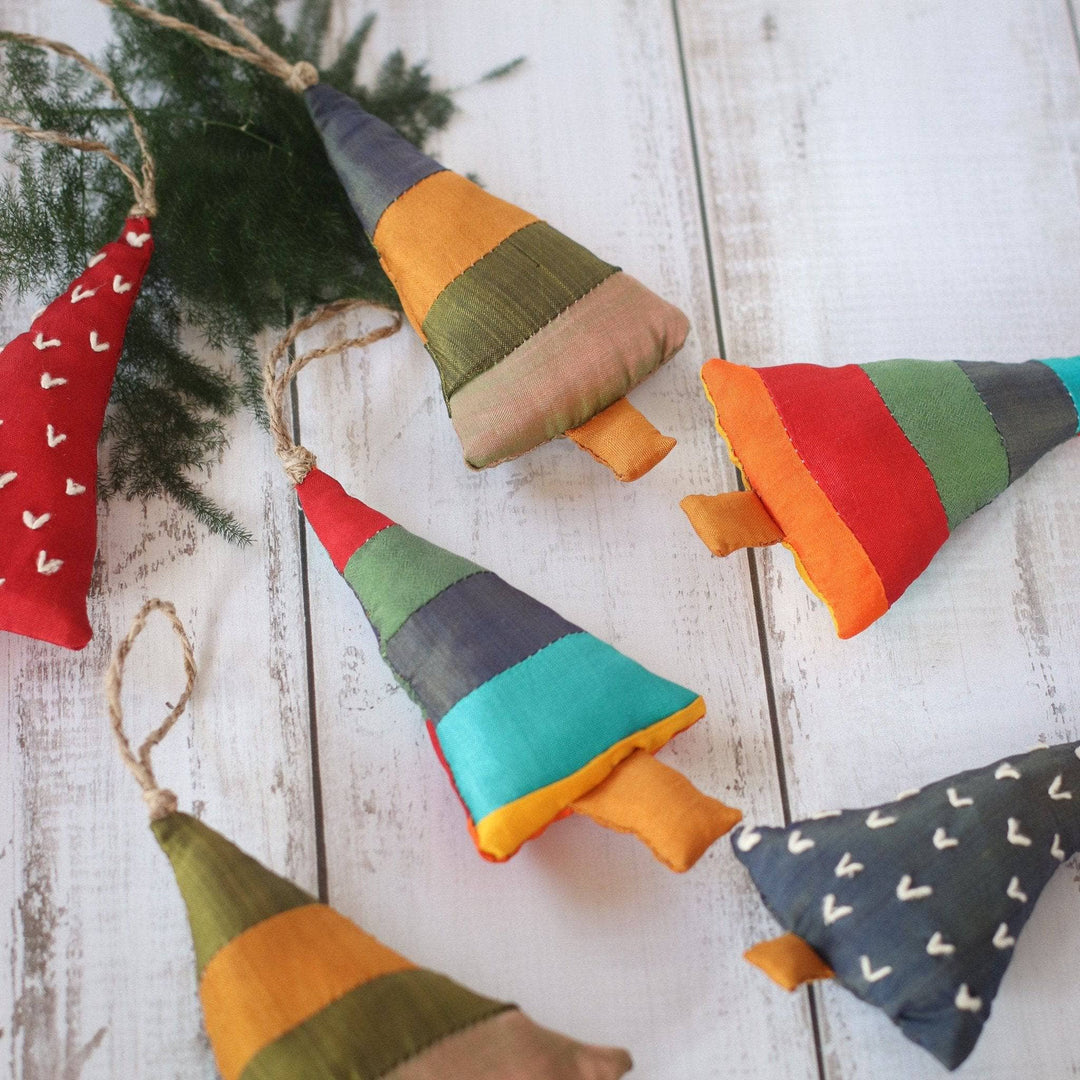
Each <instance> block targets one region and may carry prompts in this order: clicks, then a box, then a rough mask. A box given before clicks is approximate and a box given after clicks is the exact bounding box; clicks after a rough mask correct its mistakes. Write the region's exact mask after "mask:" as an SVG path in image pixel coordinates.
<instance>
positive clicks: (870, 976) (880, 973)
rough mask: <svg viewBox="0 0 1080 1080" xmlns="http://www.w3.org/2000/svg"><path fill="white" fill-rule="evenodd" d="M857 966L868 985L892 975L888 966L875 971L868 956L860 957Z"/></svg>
mask: <svg viewBox="0 0 1080 1080" xmlns="http://www.w3.org/2000/svg"><path fill="white" fill-rule="evenodd" d="M859 964H860V966H861V967H862V974H863V978H864V979H865V980H866V981H867V982H869V983H876V982H877V981H878V980H879V979H884V978H885V976H886V975H891V974H892V968H891V967H890V966H889V965H888V964H885V965H884V966H883V967H879V968H878V969H877V970H876V971H875V970H874V965H873V964H871V963H870V957H869V956H860V957H859Z"/></svg>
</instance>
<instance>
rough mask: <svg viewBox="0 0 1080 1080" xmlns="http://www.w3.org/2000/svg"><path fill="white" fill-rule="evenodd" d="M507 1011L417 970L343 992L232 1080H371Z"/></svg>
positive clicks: (260, 1053)
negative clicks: (343, 994) (449, 1037)
mask: <svg viewBox="0 0 1080 1080" xmlns="http://www.w3.org/2000/svg"><path fill="white" fill-rule="evenodd" d="M511 1008H513V1006H512V1005H504V1004H502V1003H501V1002H498V1001H492V1000H491V999H490V998H485V997H481V996H480V995H479V994H474V993H473V992H472V991H471V990H467V989H466V988H465V987H463V986H459V985H458V984H457V983H456V982H454V981H453V980H452V979H448V978H447V977H446V976H445V975H437V974H436V973H435V972H433V971H427V970H425V969H423V968H420V969H416V970H412V971H396V972H394V973H393V974H390V975H382V976H380V977H379V978H377V979H372V980H371V981H370V982H367V983H364V984H363V985H362V986H358V987H356V989H355V990H351V991H350V992H349V993H348V994H346V995H345V996H344V997H343V998H340V999H339V1000H337V1001H335V1002H334V1003H333V1004H332V1005H328V1006H327V1007H326V1008H325V1009H323V1010H322V1011H321V1012H318V1013H316V1014H315V1015H314V1016H313V1017H311V1018H310V1019H309V1020H305V1021H304V1023H302V1024H300V1025H298V1026H297V1027H295V1028H293V1029H292V1031H289V1032H286V1033H285V1034H284V1035H282V1036H281V1038H279V1039H277V1040H275V1041H274V1042H272V1043H270V1044H269V1045H268V1046H266V1047H264V1048H263V1049H262V1050H260V1051H259V1053H258V1054H256V1055H255V1057H253V1058H252V1059H251V1061H250V1063H249V1064H248V1066H247V1068H246V1069H244V1071H243V1073H242V1074H241V1077H240V1080H299V1078H301V1077H302V1078H303V1080H346V1078H348V1080H378V1078H379V1077H381V1076H385V1075H386V1074H387V1073H388V1072H389V1071H390V1070H391V1069H393V1068H394V1067H395V1066H397V1065H401V1064H402V1063H403V1062H405V1061H408V1060H409V1059H410V1058H413V1057H415V1056H416V1055H417V1054H419V1053H420V1052H421V1051H423V1050H426V1049H427V1048H428V1047H429V1046H432V1045H434V1044H435V1043H437V1042H439V1041H440V1040H441V1039H444V1038H446V1037H447V1036H448V1035H452V1034H454V1033H455V1032H458V1031H462V1030H464V1029H465V1028H468V1027H472V1025H473V1024H476V1023H478V1022H479V1021H481V1020H486V1019H487V1018H488V1017H490V1016H494V1015H495V1014H496V1013H500V1012H505V1011H506V1010H507V1009H511Z"/></svg>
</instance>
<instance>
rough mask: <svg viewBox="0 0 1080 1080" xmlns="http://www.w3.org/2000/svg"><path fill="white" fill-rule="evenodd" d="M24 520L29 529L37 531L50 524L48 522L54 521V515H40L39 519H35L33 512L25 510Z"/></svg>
mask: <svg viewBox="0 0 1080 1080" xmlns="http://www.w3.org/2000/svg"><path fill="white" fill-rule="evenodd" d="M22 519H23V524H24V525H25V526H26V527H27V528H28V529H35V530H36V529H40V528H41V526H42V525H46V524H48V522H49V521H50V520H51V519H52V514H48V513H46V514H39V515H38V516H37V517H35V516H34V514H33V513H32V511H30V510H24V511H23V515H22Z"/></svg>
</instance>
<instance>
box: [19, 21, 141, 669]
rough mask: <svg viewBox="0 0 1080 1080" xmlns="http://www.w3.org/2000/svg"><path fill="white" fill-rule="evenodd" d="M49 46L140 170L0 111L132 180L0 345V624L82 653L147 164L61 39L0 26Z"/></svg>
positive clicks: (23, 129) (84, 62)
mask: <svg viewBox="0 0 1080 1080" xmlns="http://www.w3.org/2000/svg"><path fill="white" fill-rule="evenodd" d="M0 41H14V42H20V43H22V44H26V45H33V46H37V47H41V48H46V49H50V50H52V51H53V52H55V53H58V54H59V55H61V56H65V57H68V58H70V59H72V60H74V61H75V62H76V63H78V64H80V65H81V66H82V67H84V68H85V69H86V70H87V71H89V72H90V73H91V74H93V75H94V76H95V77H96V78H98V79H99V80H100V81H101V82H102V83H103V85H104V86H105V87H106V88H107V89H108V90H109V92H110V94H111V95H112V96H113V98H115V100H116V101H117V102H118V103H119V105H120V107H121V108H122V109H123V110H124V111H126V112H127V114H128V118H129V120H130V122H131V125H132V129H133V132H134V134H135V139H136V142H137V143H138V146H139V148H140V149H141V151H142V153H143V163H142V176H141V177H140V176H137V175H136V174H135V172H134V171H133V170H132V169H131V168H130V167H129V166H128V165H127V164H126V163H125V162H124V161H122V160H121V159H120V158H119V157H117V156H116V155H115V154H114V153H113V152H112V150H110V149H109V147H107V146H105V145H104V144H103V143H99V142H92V141H88V140H85V139H77V138H73V137H71V136H68V135H65V134H62V133H60V132H55V131H39V130H36V129H33V128H29V127H27V126H25V125H23V124H19V123H16V122H14V121H11V120H8V119H6V118H3V117H0V130H6V131H11V132H14V133H15V134H17V135H20V136H25V137H27V138H31V139H34V140H36V141H38V142H42V143H51V144H57V145H61V146H66V147H70V148H71V149H75V150H83V151H88V152H92V153H99V154H103V155H104V156H105V157H107V158H108V159H109V160H110V161H112V162H113V163H114V164H115V165H117V167H118V168H120V169H121V170H122V171H123V173H124V175H125V176H126V177H127V178H128V180H129V182H130V183H131V186H132V190H133V192H134V195H135V205H134V206H133V207H132V209H131V211H130V212H129V214H128V218H127V220H126V221H125V222H124V224H123V227H122V228H121V230H120V235H119V236H118V237H117V239H116V240H115V241H113V242H112V243H109V244H106V245H105V246H104V247H103V248H102V249H101V250H100V251H98V252H97V253H96V254H95V255H94V256H93V257H92V258H91V259H90V260H89V262H88V263H87V266H86V269H85V270H84V271H83V273H82V274H80V275H79V277H78V278H76V280H75V281H73V282H72V283H71V286H70V287H69V288H68V289H67V290H66V291H65V292H64V293H63V294H61V295H60V296H58V297H56V299H54V300H53V301H52V302H51V303H49V304H48V305H47V306H46V307H43V308H42V309H41V310H40V311H39V312H38V313H37V314H36V315H35V316H34V317H33V320H32V322H31V324H30V327H29V329H27V330H26V331H25V332H24V333H22V334H20V335H19V336H18V337H16V338H15V339H14V340H13V341H10V342H8V343H7V345H5V346H4V347H3V349H2V350H0V352H2V355H0V371H2V372H3V376H2V378H3V389H2V390H0V630H6V631H9V632H11V633H15V634H22V635H24V636H26V637H31V638H36V639H38V640H41V641H48V642H51V643H53V644H55V645H62V646H63V647H65V648H68V649H81V648H83V647H84V646H85V645H86V644H87V643H88V642H89V641H90V638H91V629H90V621H89V619H88V617H87V610H86V598H87V593H88V591H89V589H90V578H91V575H92V573H93V568H94V554H95V552H96V550H97V462H98V457H97V447H98V440H99V439H100V438H101V429H102V425H103V423H104V421H105V408H106V405H107V403H108V400H109V394H110V391H111V390H112V384H113V378H114V376H115V374H116V366H117V363H118V362H119V360H120V353H121V350H122V349H123V344H124V336H125V334H126V332H127V325H128V317H129V315H130V314H131V309H132V307H133V306H134V303H135V300H136V298H137V297H138V295H139V287H140V285H141V284H142V280H143V275H144V274H145V272H146V268H147V266H148V265H149V262H150V255H151V253H152V252H153V250H154V242H153V239H152V237H151V235H150V219H151V218H152V217H153V216H154V215H155V214H156V213H157V205H156V202H155V198H154V168H153V162H152V160H151V158H150V156H149V152H148V150H147V147H146V142H145V137H144V135H143V132H142V128H141V127H140V126H139V123H138V121H137V120H136V118H135V116H134V115H133V114H132V113H131V111H130V109H129V108H128V106H127V104H126V102H125V101H124V99H123V97H122V96H121V94H120V92H119V91H118V90H117V88H116V86H115V85H114V84H113V82H112V80H111V79H110V78H109V77H108V75H106V74H105V72H104V71H102V70H101V68H99V67H98V66H97V65H96V64H94V63H93V61H91V60H89V59H87V58H86V57H85V56H83V55H82V54H81V53H79V52H76V50H74V49H72V48H71V47H70V46H69V45H65V44H64V43H63V42H58V41H49V40H47V39H45V38H39V37H35V36H33V35H30V34H17V33H14V32H11V31H5V32H3V33H0Z"/></svg>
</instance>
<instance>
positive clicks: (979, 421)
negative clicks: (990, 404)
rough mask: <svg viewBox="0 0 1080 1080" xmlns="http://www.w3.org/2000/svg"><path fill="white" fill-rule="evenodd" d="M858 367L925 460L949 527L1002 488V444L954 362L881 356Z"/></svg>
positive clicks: (1005, 470) (1005, 475) (1005, 478)
mask: <svg viewBox="0 0 1080 1080" xmlns="http://www.w3.org/2000/svg"><path fill="white" fill-rule="evenodd" d="M861 366H862V369H863V371H865V372H866V374H867V375H868V376H869V378H870V381H871V382H872V383H873V384H874V386H875V387H876V388H877V391H878V393H879V394H881V398H882V400H883V401H884V402H885V407H886V408H887V409H888V410H889V412H890V413H892V416H893V419H894V420H895V421H896V422H897V423H898V424H899V425H900V427H901V429H902V430H903V432H904V434H905V435H906V436H907V437H908V440H909V441H910V443H911V445H912V446H914V447H915V449H916V451H917V452H918V453H919V456H920V457H921V458H922V459H923V461H924V462H926V467H927V468H928V469H929V470H930V475H931V476H933V478H934V484H935V485H936V487H937V492H938V496H939V497H940V499H941V504H942V506H943V507H944V508H945V516H946V518H947V519H948V524H949V530H950V531H952V530H953V529H954V528H956V526H957V525H958V524H959V523H960V522H961V521H963V520H964V518H966V517H968V516H969V515H970V514H973V513H974V512H975V511H976V510H978V509H979V508H980V507H981V506H985V505H986V504H987V503H988V502H990V500H991V499H993V498H994V497H995V496H996V495H1000V494H1001V492H1003V491H1004V490H1005V488H1006V487H1007V486H1008V484H1009V459H1008V455H1007V454H1006V452H1005V444H1004V443H1003V442H1002V439H1001V435H1000V434H999V432H998V429H997V426H996V425H995V424H994V418H993V417H992V416H991V415H990V410H989V409H987V407H986V405H985V404H984V402H983V400H982V398H981V397H980V396H979V393H978V391H977V390H976V389H975V387H974V386H972V384H971V380H970V379H969V378H968V377H967V376H966V375H965V374H964V372H963V371H962V370H961V369H960V368H959V367H958V366H957V364H955V363H954V362H953V361H951V360H942V361H936V360H882V361H879V362H877V363H872V364H863V365H861Z"/></svg>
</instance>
